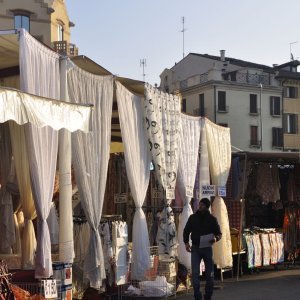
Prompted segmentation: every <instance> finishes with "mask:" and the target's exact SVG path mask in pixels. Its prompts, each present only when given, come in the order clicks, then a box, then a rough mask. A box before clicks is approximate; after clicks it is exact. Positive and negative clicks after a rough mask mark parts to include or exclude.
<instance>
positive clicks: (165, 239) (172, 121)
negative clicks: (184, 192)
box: [144, 84, 180, 258]
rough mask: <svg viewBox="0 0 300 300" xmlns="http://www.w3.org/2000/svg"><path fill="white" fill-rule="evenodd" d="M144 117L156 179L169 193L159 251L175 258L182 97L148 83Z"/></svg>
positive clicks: (162, 219) (160, 233) (158, 234)
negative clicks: (175, 202)
mask: <svg viewBox="0 0 300 300" xmlns="http://www.w3.org/2000/svg"><path fill="white" fill-rule="evenodd" d="M144 117H145V123H146V131H147V135H148V141H149V146H150V152H151V154H152V159H153V164H154V169H155V173H156V178H157V179H158V181H159V183H160V185H161V186H162V187H163V189H164V192H165V196H166V201H165V207H164V209H163V211H162V213H161V214H160V224H159V228H158V233H157V243H158V247H159V250H158V251H159V254H160V255H161V256H165V257H166V258H172V257H175V256H176V244H177V241H176V228H175V224H174V215H173V211H172V209H171V207H170V204H171V201H172V200H173V199H175V185H176V178H177V169H178V162H179V138H180V98H179V97H178V96H175V95H170V94H166V93H163V92H161V91H159V90H158V89H157V88H154V87H152V86H150V85H149V84H146V85H145V103H144Z"/></svg>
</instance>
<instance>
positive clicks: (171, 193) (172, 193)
mask: <svg viewBox="0 0 300 300" xmlns="http://www.w3.org/2000/svg"><path fill="white" fill-rule="evenodd" d="M166 198H167V200H172V199H175V189H170V188H168V189H166Z"/></svg>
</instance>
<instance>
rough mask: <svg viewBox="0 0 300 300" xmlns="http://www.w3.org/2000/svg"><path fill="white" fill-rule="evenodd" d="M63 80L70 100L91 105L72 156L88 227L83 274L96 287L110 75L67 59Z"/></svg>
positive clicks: (100, 268)
mask: <svg viewBox="0 0 300 300" xmlns="http://www.w3.org/2000/svg"><path fill="white" fill-rule="evenodd" d="M67 82H68V93H69V100H70V102H71V103H78V104H89V103H90V104H93V105H94V111H93V121H92V132H89V133H87V134H82V133H80V132H76V133H73V134H72V144H73V148H72V150H73V151H72V157H73V164H74V170H75V177H76V182H77V185H78V191H79V194H80V197H81V204H82V207H83V210H84V214H85V216H86V218H87V221H88V223H89V225H90V230H91V234H90V240H89V247H88V252H87V255H86V258H85V260H84V274H85V278H87V279H88V280H89V281H90V286H91V287H92V288H95V289H99V288H100V287H101V286H102V280H103V279H105V266H104V259H103V251H102V245H101V239H100V235H99V230H98V226H99V224H100V218H101V215H102V207H103V201H104V193H105V185H106V178H107V167H108V160H109V152H110V134H111V116H112V101H113V78H112V76H96V75H93V74H90V73H88V72H85V71H83V70H81V69H80V68H78V67H77V66H75V65H73V64H71V63H70V68H69V71H68V76H67Z"/></svg>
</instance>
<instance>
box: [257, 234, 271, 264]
mask: <svg viewBox="0 0 300 300" xmlns="http://www.w3.org/2000/svg"><path fill="white" fill-rule="evenodd" d="M260 240H261V245H262V256H263V263H262V264H263V266H269V265H270V260H271V246H270V240H269V235H268V234H267V233H262V234H261V235H260Z"/></svg>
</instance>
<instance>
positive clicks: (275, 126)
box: [160, 50, 284, 152]
mask: <svg viewBox="0 0 300 300" xmlns="http://www.w3.org/2000/svg"><path fill="white" fill-rule="evenodd" d="M278 73H279V71H278V70H277V69H274V67H269V66H265V65H260V64H255V63H251V62H247V61H243V60H238V59H234V58H227V57H226V56H225V51H224V50H221V51H220V56H213V55H208V54H196V53H190V54H188V55H187V56H186V57H185V58H183V59H182V60H181V61H180V62H178V63H177V64H175V65H174V66H173V67H172V68H171V69H165V70H164V71H163V72H162V74H161V75H160V77H161V83H160V88H161V89H162V90H164V91H167V92H170V93H180V94H181V95H182V99H183V100H182V111H184V112H186V113H189V114H192V115H200V116H206V117H207V118H209V119H210V120H212V121H213V122H215V123H217V124H219V125H222V126H226V127H230V129H231V143H232V145H233V151H234V149H236V150H237V149H240V150H243V151H264V152H273V151H282V150H283V149H284V144H283V129H282V128H283V114H282V109H283V104H282V100H283V97H282V96H283V89H282V86H281V84H282V82H281V81H280V80H278V78H277V76H278Z"/></svg>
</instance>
